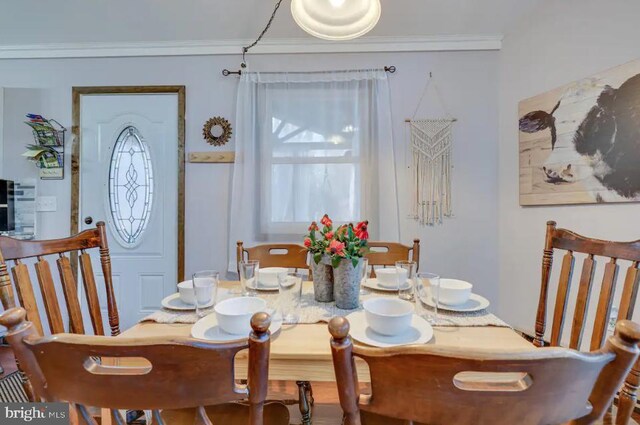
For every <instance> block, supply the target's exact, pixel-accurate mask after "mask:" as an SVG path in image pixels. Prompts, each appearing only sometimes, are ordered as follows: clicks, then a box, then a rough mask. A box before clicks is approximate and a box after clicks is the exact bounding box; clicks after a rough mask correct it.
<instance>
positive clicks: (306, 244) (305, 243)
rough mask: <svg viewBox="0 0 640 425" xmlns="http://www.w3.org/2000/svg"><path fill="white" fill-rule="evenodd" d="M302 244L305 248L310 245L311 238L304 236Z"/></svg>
mask: <svg viewBox="0 0 640 425" xmlns="http://www.w3.org/2000/svg"><path fill="white" fill-rule="evenodd" d="M304 246H306V247H307V248H309V247H311V239H309V238H304Z"/></svg>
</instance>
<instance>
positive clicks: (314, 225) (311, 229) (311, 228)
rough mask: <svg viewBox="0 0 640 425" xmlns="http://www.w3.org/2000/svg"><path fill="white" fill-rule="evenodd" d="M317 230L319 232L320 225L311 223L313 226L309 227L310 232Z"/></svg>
mask: <svg viewBox="0 0 640 425" xmlns="http://www.w3.org/2000/svg"><path fill="white" fill-rule="evenodd" d="M315 230H318V223H316V222H315V221H314V222H313V223H311V225H310V226H309V231H310V232H313V231H315Z"/></svg>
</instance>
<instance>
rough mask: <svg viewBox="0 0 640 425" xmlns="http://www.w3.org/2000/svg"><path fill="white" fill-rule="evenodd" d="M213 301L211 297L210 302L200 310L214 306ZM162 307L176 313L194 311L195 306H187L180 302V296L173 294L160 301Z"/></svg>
mask: <svg viewBox="0 0 640 425" xmlns="http://www.w3.org/2000/svg"><path fill="white" fill-rule="evenodd" d="M215 301H216V300H215V299H214V297H213V296H212V297H211V301H209V302H208V303H207V304H206V305H204V306H203V307H202V308H209V307H211V306H212V305H214V304H215ZM161 304H162V307H164V308H166V309H168V310H177V311H190V310H195V309H196V306H195V305H194V304H188V303H185V302H184V301H182V300H181V299H180V294H179V293H177V292H176V293H175V294H171V295H169V296H168V297H165V299H163V300H162V302H161Z"/></svg>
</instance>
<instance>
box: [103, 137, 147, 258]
mask: <svg viewBox="0 0 640 425" xmlns="http://www.w3.org/2000/svg"><path fill="white" fill-rule="evenodd" d="M152 205H153V167H152V165H151V158H150V156H149V148H148V146H147V144H146V142H145V141H144V138H143V137H142V135H141V134H140V131H138V129H137V128H136V127H134V126H133V125H129V126H127V127H126V128H125V129H124V130H122V132H120V134H119V135H118V138H117V139H116V142H115V144H114V146H113V153H112V154H111V163H110V166H109V207H110V209H111V222H112V223H113V227H114V228H115V232H116V234H117V235H118V236H119V239H120V242H121V243H122V244H123V245H124V246H127V247H132V246H135V245H137V244H138V243H140V241H141V237H142V234H143V233H144V230H145V229H146V227H147V224H148V223H149V214H150V213H151V207H152Z"/></svg>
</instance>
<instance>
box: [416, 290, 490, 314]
mask: <svg viewBox="0 0 640 425" xmlns="http://www.w3.org/2000/svg"><path fill="white" fill-rule="evenodd" d="M420 300H422V302H423V303H425V304H426V305H428V306H429V307H435V306H436V304H435V303H434V302H433V299H432V298H431V293H430V292H429V289H425V291H424V292H420ZM490 304H491V303H490V302H489V300H488V299H486V298H485V297H483V296H482V295H478V294H471V296H470V297H469V299H468V300H467V302H465V303H464V304H458V305H448V304H443V303H439V304H438V308H439V309H440V310H447V311H455V312H459V313H473V312H475V311H480V310H484V309H486V308H487V307H489V305H490Z"/></svg>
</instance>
